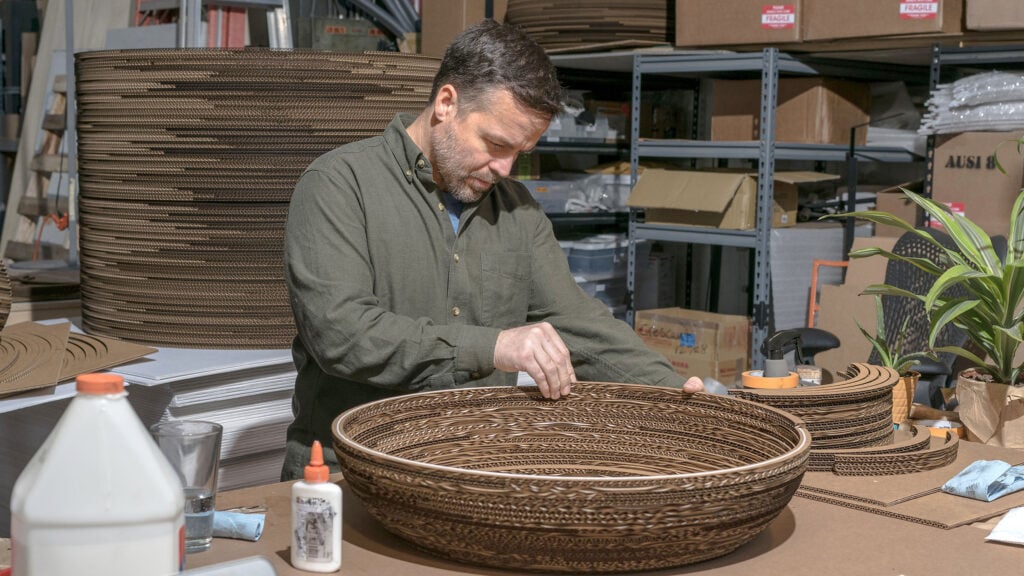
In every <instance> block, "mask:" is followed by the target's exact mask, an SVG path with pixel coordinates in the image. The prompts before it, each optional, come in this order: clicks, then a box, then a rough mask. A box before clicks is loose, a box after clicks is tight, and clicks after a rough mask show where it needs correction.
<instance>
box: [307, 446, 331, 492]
mask: <svg viewBox="0 0 1024 576" xmlns="http://www.w3.org/2000/svg"><path fill="white" fill-rule="evenodd" d="M330 475H331V471H330V469H329V468H328V467H327V466H325V465H324V448H323V446H321V445H320V441H319V440H313V448H312V450H310V452H309V465H308V466H306V470H305V474H304V476H305V480H306V482H308V483H310V484H319V483H321V482H327V481H328V480H329V479H330Z"/></svg>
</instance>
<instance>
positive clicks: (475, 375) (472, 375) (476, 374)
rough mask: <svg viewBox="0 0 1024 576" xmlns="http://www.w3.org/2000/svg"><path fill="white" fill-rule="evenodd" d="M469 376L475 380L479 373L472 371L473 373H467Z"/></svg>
mask: <svg viewBox="0 0 1024 576" xmlns="http://www.w3.org/2000/svg"><path fill="white" fill-rule="evenodd" d="M469 377H470V378H472V379H473V380H476V379H477V378H479V377H480V373H479V372H473V373H471V374H470V375H469Z"/></svg>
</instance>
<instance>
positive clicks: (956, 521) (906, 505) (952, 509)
mask: <svg viewBox="0 0 1024 576" xmlns="http://www.w3.org/2000/svg"><path fill="white" fill-rule="evenodd" d="M796 495H797V496H799V497H801V498H808V499H810V500H817V501H819V502H825V503H826V504H834V505H836V506H843V507H846V508H853V509H854V510H861V511H864V512H871V513H874V514H881V515H882V516H889V517H890V518H896V519H897V520H906V521H908V522H915V523H917V524H924V525H926V526H934V527H936V528H943V529H946V530H949V529H951V528H956V527H958V526H966V525H967V524H972V523H974V522H981V521H982V520H988V519H989V518H994V517H996V516H999V515H1000V514H1005V513H1006V512H1007V511H1008V510H1011V509H1013V508H1017V507H1019V506H1024V492H1017V493H1015V494H1010V495H1009V496H1004V497H1002V498H1000V499H998V500H996V501H994V502H982V501H981V500H974V499H972V498H965V497H963V496H954V495H952V494H946V493H945V492H933V493H931V494H928V495H926V496H921V497H918V498H914V499H913V500H908V501H906V502H901V503H899V504H896V505H893V506H874V505H871V504H868V503H866V502H863V501H854V500H846V499H844V498H836V497H832V496H825V495H823V494H819V493H816V492H810V491H806V490H802V489H801V490H797V493H796Z"/></svg>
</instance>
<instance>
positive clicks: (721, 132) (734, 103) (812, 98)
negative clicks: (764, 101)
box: [711, 77, 871, 145]
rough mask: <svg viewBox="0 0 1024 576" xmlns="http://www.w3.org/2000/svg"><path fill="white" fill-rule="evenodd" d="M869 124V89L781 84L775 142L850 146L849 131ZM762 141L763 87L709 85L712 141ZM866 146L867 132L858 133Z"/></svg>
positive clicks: (829, 81)
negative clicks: (854, 127)
mask: <svg viewBox="0 0 1024 576" xmlns="http://www.w3.org/2000/svg"><path fill="white" fill-rule="evenodd" d="M870 119H871V85H870V84H868V83H864V82H850V81H846V80H837V79H834V78H822V77H811V78H782V79H781V80H779V93H778V101H777V103H776V111H775V140H776V141H777V142H801V143H805V144H841V145H846V144H849V143H850V128H851V127H853V126H866V124H867V123H868V121H869V120H870ZM760 138H761V81H760V80H720V79H716V80H713V81H712V82H711V139H712V140H723V141H734V140H738V141H747V140H759V139H760ZM856 142H857V144H858V145H864V144H865V143H866V142H867V130H866V129H861V130H857V132H856Z"/></svg>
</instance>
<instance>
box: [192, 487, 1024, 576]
mask: <svg viewBox="0 0 1024 576" xmlns="http://www.w3.org/2000/svg"><path fill="white" fill-rule="evenodd" d="M333 478H334V479H335V480H336V481H339V482H340V484H341V487H342V490H343V491H344V494H343V505H342V509H343V519H344V524H343V528H342V534H343V539H342V565H341V571H340V572H338V574H344V575H346V576H378V575H382V574H386V575H388V576H440V575H495V576H507V575H512V574H519V572H514V571H510V570H501V569H496V568H487V567H481V566H474V565H469V564H459V563H456V562H452V561H448V560H444V559H440V558H436V557H434V556H431V555H430V554H427V553H425V552H422V551H420V550H418V549H416V548H415V547H413V546H412V545H411V544H408V543H407V542H405V541H403V540H400V539H398V538H396V537H395V536H392V535H391V534H389V533H388V532H387V531H386V530H384V528H383V527H382V526H381V525H380V524H379V523H378V522H377V521H376V520H374V519H373V518H372V517H370V516H369V514H368V513H367V512H366V509H365V508H364V507H363V505H362V503H361V502H360V501H359V499H358V498H356V496H355V495H354V494H353V493H352V492H351V491H350V490H349V489H348V486H347V485H346V484H345V482H344V481H341V477H340V475H335V476H334V477H333ZM290 486H291V485H290V484H289V483H279V484H271V485H268V486H258V487H253V488H245V489H242V490H235V491H231V492H224V493H221V494H218V495H217V509H218V510H223V509H228V508H233V507H240V506H265V507H266V509H267V511H266V515H267V516H266V523H265V527H264V531H263V536H262V537H261V538H260V541H259V542H246V541H242V540H229V539H224V538H214V540H213V546H212V548H211V549H210V550H209V551H207V552H202V553H199V554H191V555H189V556H188V557H187V559H186V567H187V568H197V567H200V566H208V565H211V564H215V563H218V562H225V561H228V560H234V559H238V558H245V557H247V556H254V555H262V556H264V557H266V558H267V559H268V560H270V562H271V563H272V564H273V565H274V569H275V570H276V571H277V574H278V575H279V576H301V575H304V574H308V573H306V572H301V571H299V570H296V569H294V568H292V567H291V565H290V564H289V563H288V558H289V546H290V536H289V531H290V525H289V524H290V520H289V514H290V507H289V497H288V496H289V490H290ZM986 534H987V532H986V531H984V530H979V529H977V528H974V527H971V526H962V527H959V528H954V529H952V530H940V529H937V528H933V527H930V526H925V525H922V524H915V523H911V522H903V521H899V520H896V519H893V518H888V517H885V516H880V515H877V514H869V513H865V512H861V511H857V510H852V509H849V508H843V507H839V506H831V505H828V504H824V503H821V502H815V501H813V500H808V499H805V498H794V499H793V500H791V501H790V503H789V506H788V507H787V508H786V509H784V510H783V511H782V513H781V514H780V515H779V516H778V518H776V519H775V520H774V521H773V522H772V523H771V524H770V525H769V526H768V528H766V529H765V531H764V532H762V533H761V534H759V535H758V536H757V537H756V538H754V539H753V540H751V541H750V542H748V543H747V544H745V545H743V546H741V547H740V548H739V549H737V550H736V551H735V552H733V553H731V554H728V555H726V556H723V557H721V558H717V559H714V560H710V561H707V562H701V563H699V564H694V565H691V566H683V567H680V568H673V569H667V570H658V571H651V572H644V573H643V574H646V575H652V576H669V575H676V574H701V575H708V576H727V575H735V576H740V575H743V576H749V575H751V574H785V575H786V576H812V575H813V576H820V575H821V574H829V575H830V576H846V575H851V576H853V575H858V576H860V575H864V574H893V575H895V574H915V575H916V574H927V575H928V576H964V575H965V574H1016V573H1018V572H1019V571H1020V565H1021V562H1022V561H1024V549H1021V548H1017V547H1013V546H1006V545H1001V544H994V543H986V542H985V541H984V539H985V535H986Z"/></svg>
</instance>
